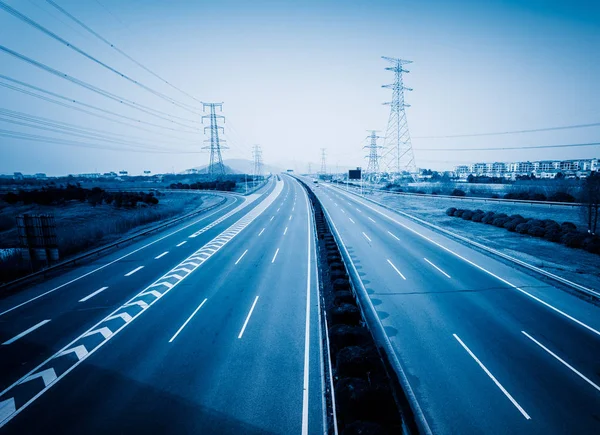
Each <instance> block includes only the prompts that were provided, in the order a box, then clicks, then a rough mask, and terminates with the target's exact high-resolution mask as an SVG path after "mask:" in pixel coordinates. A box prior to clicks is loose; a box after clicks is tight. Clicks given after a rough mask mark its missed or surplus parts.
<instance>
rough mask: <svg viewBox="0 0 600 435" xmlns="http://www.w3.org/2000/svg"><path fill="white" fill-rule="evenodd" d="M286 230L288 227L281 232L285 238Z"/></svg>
mask: <svg viewBox="0 0 600 435" xmlns="http://www.w3.org/2000/svg"><path fill="white" fill-rule="evenodd" d="M287 229H288V227H285V230H283V235H284V236H285V233H287Z"/></svg>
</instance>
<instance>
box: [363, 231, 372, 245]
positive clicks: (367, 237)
mask: <svg viewBox="0 0 600 435" xmlns="http://www.w3.org/2000/svg"><path fill="white" fill-rule="evenodd" d="M362 234H363V236H365V238H366V239H367V240H368V241H369V242H370V241H371V239H369V236H367V235H366V234H365V232H364V231H363V233H362Z"/></svg>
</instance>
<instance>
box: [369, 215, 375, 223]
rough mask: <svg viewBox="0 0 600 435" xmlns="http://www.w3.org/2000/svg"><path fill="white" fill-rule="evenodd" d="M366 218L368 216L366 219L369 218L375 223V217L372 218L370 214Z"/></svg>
mask: <svg viewBox="0 0 600 435" xmlns="http://www.w3.org/2000/svg"><path fill="white" fill-rule="evenodd" d="M367 218H368V219H369V220H370V221H371V222H373V223H375V219H373V218H372V217H371V216H367Z"/></svg>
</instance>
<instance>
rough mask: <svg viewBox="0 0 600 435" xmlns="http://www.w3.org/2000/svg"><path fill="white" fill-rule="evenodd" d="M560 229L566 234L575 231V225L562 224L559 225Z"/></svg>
mask: <svg viewBox="0 0 600 435" xmlns="http://www.w3.org/2000/svg"><path fill="white" fill-rule="evenodd" d="M560 228H561V230H562V232H563V233H568V232H569V231H577V225H575V224H574V223H573V222H563V223H562V224H560Z"/></svg>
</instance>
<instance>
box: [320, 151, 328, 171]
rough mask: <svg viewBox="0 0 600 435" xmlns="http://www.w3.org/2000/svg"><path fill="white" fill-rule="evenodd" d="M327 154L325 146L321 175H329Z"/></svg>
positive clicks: (322, 153)
mask: <svg viewBox="0 0 600 435" xmlns="http://www.w3.org/2000/svg"><path fill="white" fill-rule="evenodd" d="M326 157H327V156H326V154H325V148H321V175H323V176H325V175H327V161H326V160H325V158H326Z"/></svg>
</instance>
